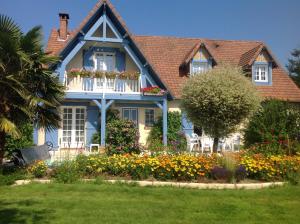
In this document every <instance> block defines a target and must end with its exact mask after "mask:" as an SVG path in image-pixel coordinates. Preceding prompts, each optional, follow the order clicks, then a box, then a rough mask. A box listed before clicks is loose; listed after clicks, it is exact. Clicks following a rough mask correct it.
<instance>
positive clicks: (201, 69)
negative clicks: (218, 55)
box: [190, 61, 210, 76]
mask: <svg viewBox="0 0 300 224" xmlns="http://www.w3.org/2000/svg"><path fill="white" fill-rule="evenodd" d="M195 64H199V66H198V68H197V71H194V65H195ZM202 66H203V67H202ZM209 69H210V67H209V64H208V61H191V63H190V74H191V75H192V76H193V75H197V74H202V73H205V72H207V71H208V70H209Z"/></svg>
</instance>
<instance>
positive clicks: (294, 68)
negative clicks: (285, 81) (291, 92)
mask: <svg viewBox="0 0 300 224" xmlns="http://www.w3.org/2000/svg"><path fill="white" fill-rule="evenodd" d="M291 55H292V58H290V59H289V62H288V65H287V66H286V67H287V69H288V70H289V73H290V76H291V77H292V79H293V80H294V81H295V83H296V84H297V86H298V87H300V49H294V50H293V51H292V53H291Z"/></svg>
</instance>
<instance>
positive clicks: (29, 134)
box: [5, 123, 33, 156]
mask: <svg viewBox="0 0 300 224" xmlns="http://www.w3.org/2000/svg"><path fill="white" fill-rule="evenodd" d="M19 131H20V137H19V138H15V137H12V136H10V135H8V136H7V137H6V139H5V141H6V142H5V151H6V152H7V156H10V155H11V154H12V153H13V152H14V151H16V150H17V149H22V148H26V147H29V146H32V145H33V126H32V124H29V123H27V124H23V125H22V126H20V127H19Z"/></svg>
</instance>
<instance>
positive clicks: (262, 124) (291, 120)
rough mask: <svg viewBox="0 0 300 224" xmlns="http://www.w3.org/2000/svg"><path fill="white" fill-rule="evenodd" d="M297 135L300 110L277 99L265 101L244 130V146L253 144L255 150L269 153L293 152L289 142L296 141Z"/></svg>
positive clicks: (299, 128) (299, 131) (299, 124)
mask: <svg viewBox="0 0 300 224" xmlns="http://www.w3.org/2000/svg"><path fill="white" fill-rule="evenodd" d="M299 135H300V110H299V109H297V108H296V107H295V106H294V105H292V104H289V103H287V102H282V101H278V100H268V101H265V102H264V103H263V104H262V108H261V109H260V110H259V111H258V112H256V113H255V114H254V116H252V118H251V119H250V121H249V123H248V125H247V127H246V129H245V130H244V140H245V146H246V147H250V146H253V145H255V146H257V147H255V149H256V150H257V152H260V151H261V152H264V151H265V152H268V153H270V154H282V153H292V154H294V153H295V149H293V148H292V147H291V142H297V141H298V140H299ZM294 144H295V145H297V143H294Z"/></svg>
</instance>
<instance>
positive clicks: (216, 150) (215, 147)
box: [213, 137, 219, 153]
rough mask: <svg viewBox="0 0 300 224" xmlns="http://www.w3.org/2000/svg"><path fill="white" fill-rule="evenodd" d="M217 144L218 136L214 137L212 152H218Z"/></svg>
mask: <svg viewBox="0 0 300 224" xmlns="http://www.w3.org/2000/svg"><path fill="white" fill-rule="evenodd" d="M218 144H219V138H217V137H215V138H214V145H213V152H214V153H217V152H218Z"/></svg>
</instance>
